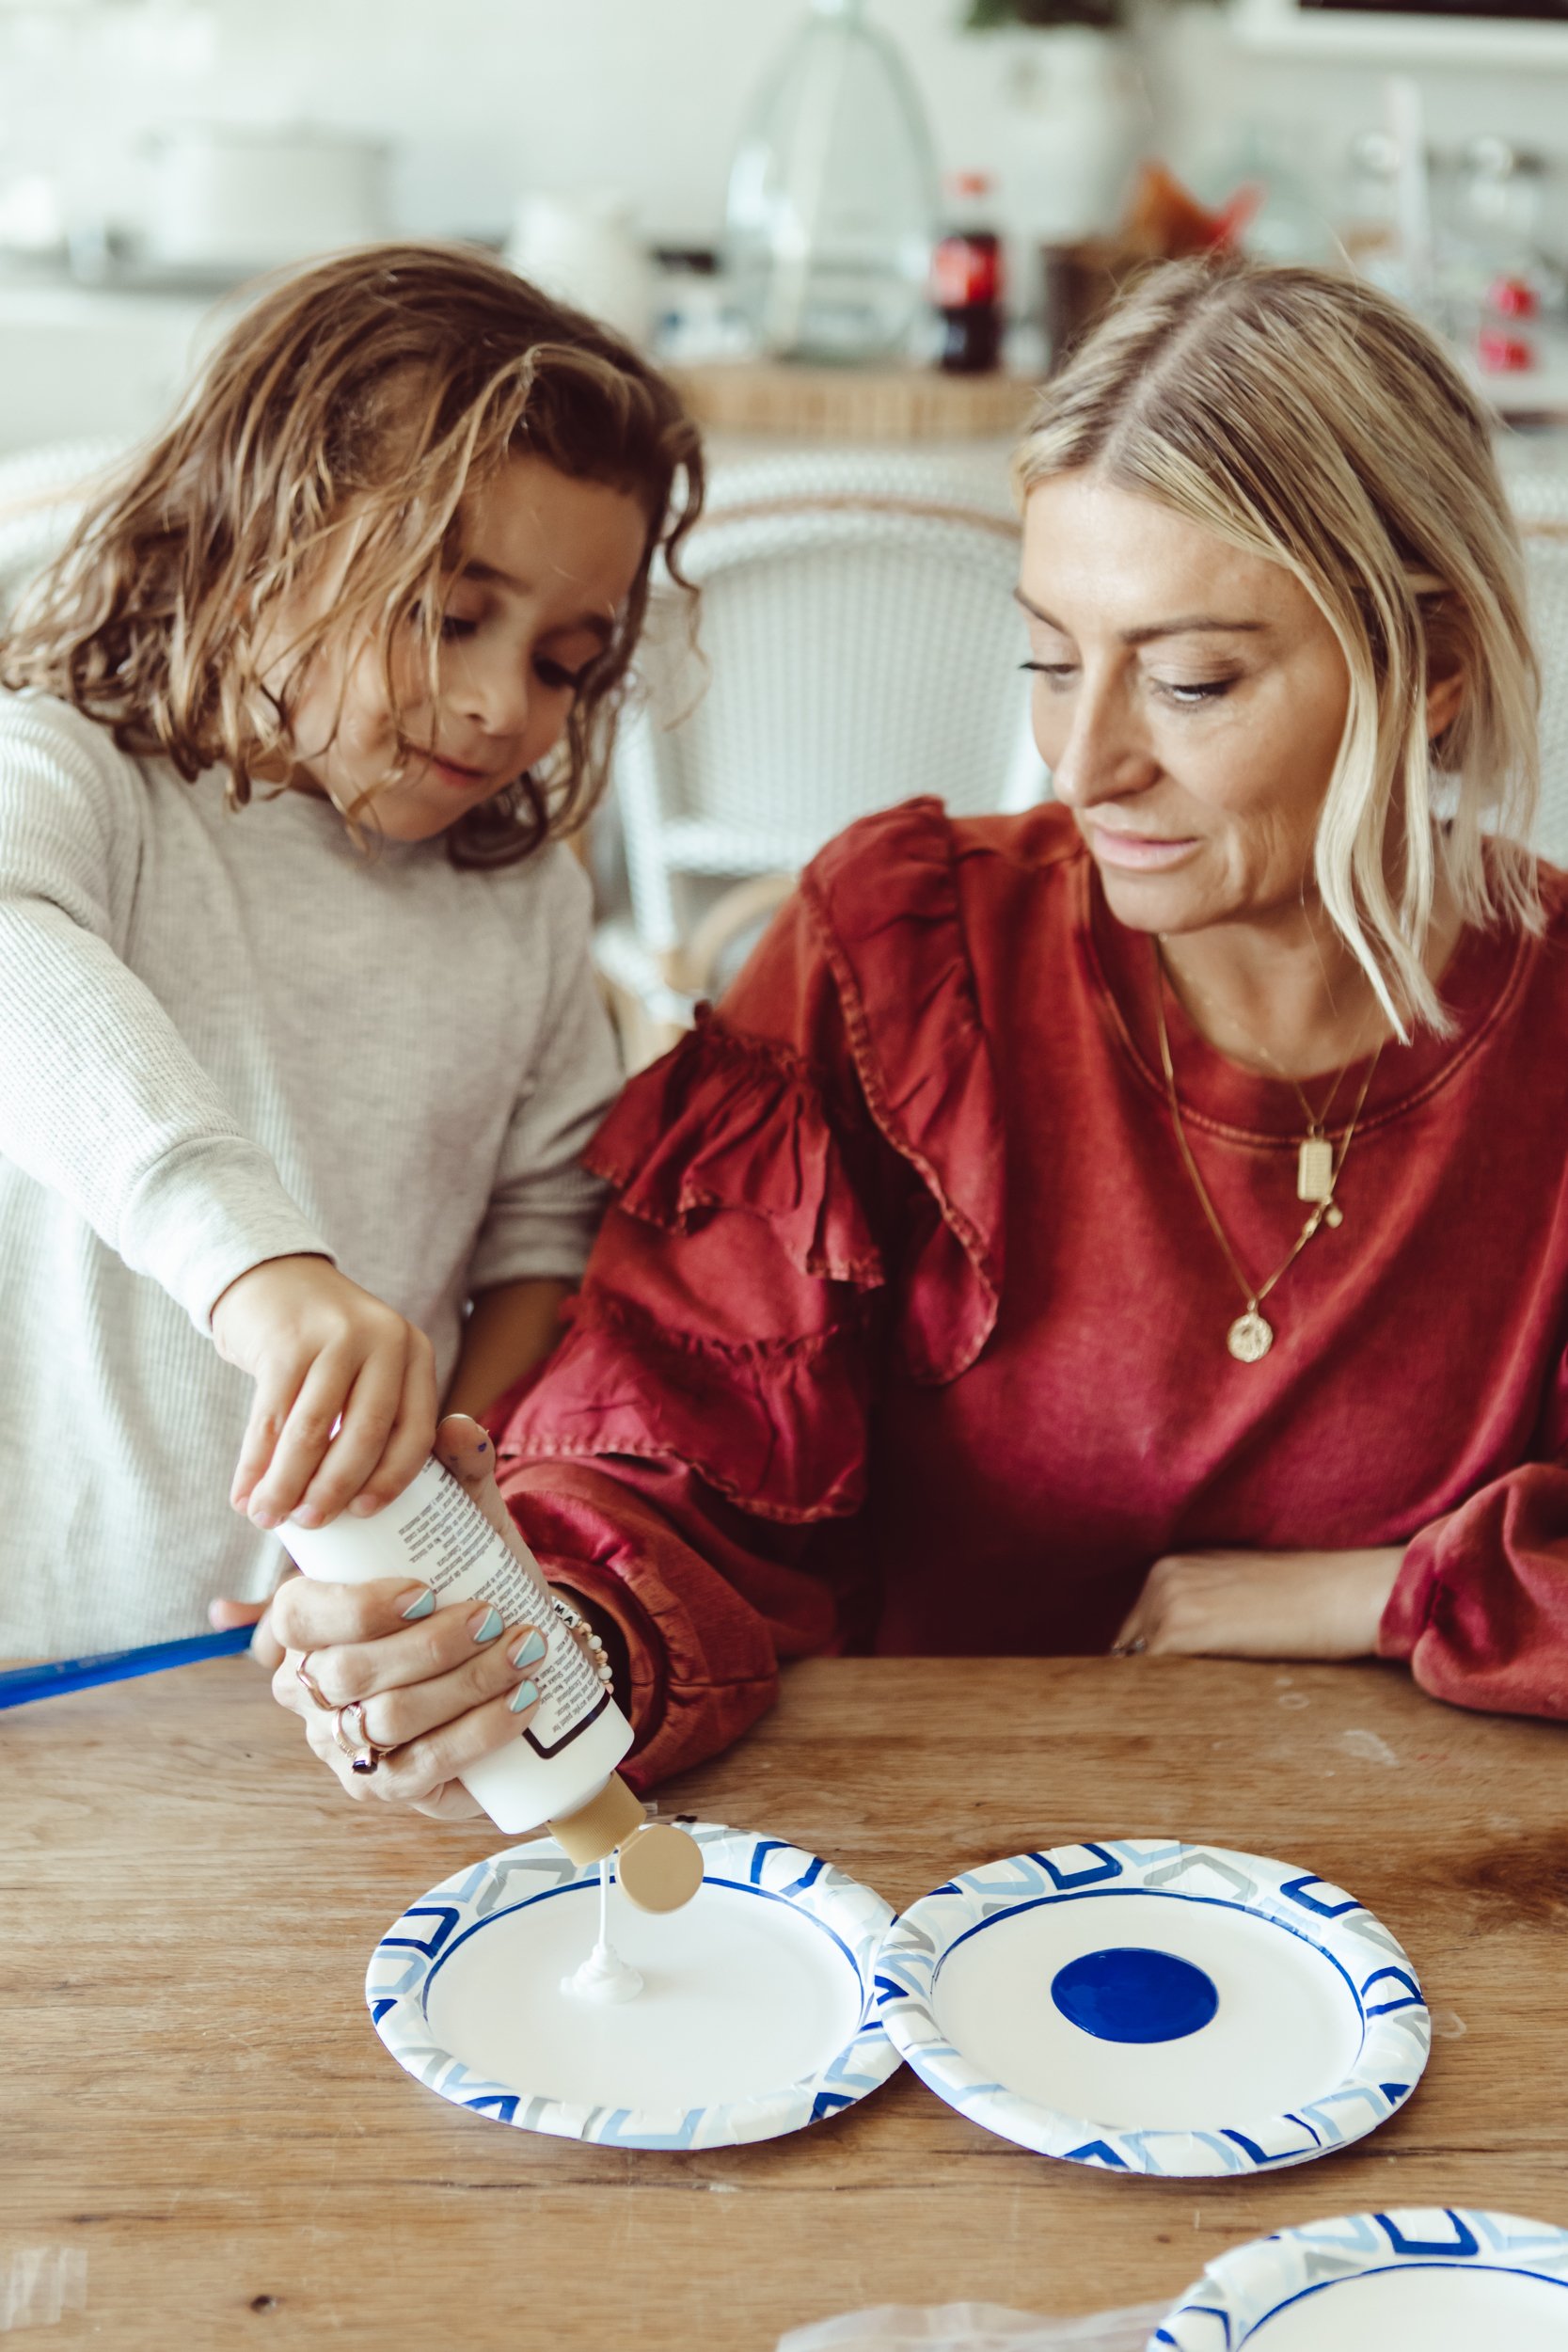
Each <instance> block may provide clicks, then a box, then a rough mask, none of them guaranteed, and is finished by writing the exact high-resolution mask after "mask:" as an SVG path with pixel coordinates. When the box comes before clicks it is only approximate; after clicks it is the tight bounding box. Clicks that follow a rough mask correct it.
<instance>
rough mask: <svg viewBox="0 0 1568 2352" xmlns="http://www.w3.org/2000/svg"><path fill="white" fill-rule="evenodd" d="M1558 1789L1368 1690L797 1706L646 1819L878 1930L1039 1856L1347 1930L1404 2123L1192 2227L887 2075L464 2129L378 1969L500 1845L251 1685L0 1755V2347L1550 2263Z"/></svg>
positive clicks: (1559, 2161)
mask: <svg viewBox="0 0 1568 2352" xmlns="http://www.w3.org/2000/svg"><path fill="white" fill-rule="evenodd" d="M1565 1765H1568V1756H1565V1752H1564V1748H1563V1744H1562V1734H1561V1732H1560V1730H1559V1729H1558V1728H1556V1727H1554V1726H1551V1725H1548V1724H1528V1723H1517V1722H1510V1721H1505V1720H1501V1719H1497V1718H1492V1717H1485V1716H1479V1715H1467V1714H1464V1713H1461V1712H1459V1711H1458V1710H1456V1709H1452V1708H1444V1707H1441V1706H1439V1705H1437V1704H1436V1703H1435V1702H1433V1701H1432V1700H1429V1699H1427V1698H1424V1697H1423V1696H1422V1695H1421V1694H1420V1693H1419V1692H1418V1691H1416V1690H1415V1689H1414V1688H1413V1687H1412V1686H1411V1684H1410V1683H1409V1682H1408V1681H1407V1680H1406V1679H1405V1677H1403V1676H1402V1674H1400V1673H1398V1672H1396V1671H1395V1670H1392V1669H1387V1668H1382V1667H1377V1666H1364V1667H1362V1666H1357V1667H1305V1666H1296V1667H1290V1668H1287V1667H1275V1666H1255V1665H1243V1664H1231V1663H1218V1662H1207V1661H1202V1662H1199V1661H1158V1660H1148V1659H1137V1660H1126V1661H1122V1660H1117V1661H1110V1660H1094V1661H1082V1660H1028V1661H999V1662H996V1661H960V1662H957V1663H952V1664H949V1663H945V1662H942V1661H931V1660H917V1661H916V1660H911V1661H903V1660H889V1661H816V1662H815V1663H812V1664H808V1665H804V1666H800V1667H797V1668H795V1669H794V1670H793V1671H792V1672H791V1673H790V1674H789V1676H788V1677H787V1679H786V1683H785V1689H784V1699H783V1702H782V1704H781V1706H780V1707H779V1708H778V1710H777V1712H776V1713H775V1714H774V1715H773V1716H772V1717H771V1719H770V1720H769V1721H768V1723H767V1724H764V1725H763V1726H762V1727H761V1728H760V1729H759V1730H758V1731H757V1732H756V1733H754V1734H753V1735H752V1737H751V1738H750V1739H749V1740H747V1741H746V1742H745V1743H744V1744H743V1745H742V1746H741V1747H740V1748H739V1749H737V1750H736V1751H735V1752H734V1753H733V1754H732V1755H730V1756H726V1757H722V1758H721V1759H720V1760H719V1761H718V1762H716V1763H714V1764H712V1765H709V1766H707V1767H705V1768H704V1769H703V1770H702V1771H701V1772H694V1773H691V1774H689V1776H688V1777H687V1778H686V1779H685V1780H684V1781H681V1782H678V1783H675V1784H673V1785H672V1788H671V1789H670V1790H669V1791H668V1792H667V1798H666V1801H668V1800H673V1801H674V1803H675V1804H676V1805H678V1806H681V1807H689V1808H691V1809H696V1810H700V1811H701V1812H702V1813H704V1814H705V1815H706V1816H707V1817H708V1818H710V1819H716V1820H728V1821H730V1822H733V1823H735V1824H736V1825H738V1826H742V1827H746V1828H751V1829H757V1830H767V1831H768V1832H771V1833H774V1834H776V1835H779V1836H784V1837H788V1838H791V1839H793V1840H795V1841H796V1842H797V1843H799V1844H800V1845H802V1846H806V1847H808V1848H811V1849H812V1850H813V1851H816V1852H818V1853H822V1854H826V1855H829V1856H831V1857H832V1859H833V1860H835V1861H837V1862H840V1863H842V1864H844V1865H845V1866H846V1867H848V1868H849V1869H851V1870H853V1871H855V1872H856V1873H858V1874H859V1875H861V1876H863V1878H865V1879H866V1880H868V1881H869V1882H870V1883H871V1884H872V1885H874V1886H876V1887H878V1888H879V1890H880V1891H881V1893H882V1894H884V1895H885V1896H886V1897H887V1898H888V1899H889V1900H890V1901H892V1902H893V1903H895V1904H900V1905H901V1904H904V1903H907V1902H909V1901H911V1899H913V1898H914V1897H915V1896H917V1895H919V1894H922V1893H924V1892H925V1891H926V1890H927V1888H929V1887H931V1886H934V1885H936V1884H938V1883H941V1881H942V1879H944V1878H945V1877H946V1876H947V1875H948V1874H949V1873H950V1872H952V1871H954V1870H956V1869H961V1868H964V1867H968V1866H970V1865H973V1864H975V1863H979V1862H983V1861H986V1860H990V1859H994V1858H995V1857H997V1856H1000V1855H1004V1854H1008V1853H1013V1852H1016V1851H1020V1850H1021V1849H1023V1848H1027V1847H1039V1846H1042V1845H1053V1844H1063V1843H1068V1842H1070V1841H1073V1840H1078V1839H1085V1838H1097V1837H1107V1836H1129V1835H1148V1834H1161V1835H1179V1836H1184V1837H1190V1838H1203V1839H1212V1840H1214V1841H1217V1842H1220V1843H1223V1844H1226V1845H1229V1846H1235V1847H1240V1848H1243V1849H1244V1850H1248V1851H1254V1852H1258V1853H1263V1854H1270V1855H1274V1856H1276V1857H1278V1858H1280V1859H1282V1860H1288V1861H1291V1862H1293V1863H1297V1864H1300V1865H1301V1866H1302V1867H1304V1868H1309V1869H1312V1870H1314V1871H1317V1872H1318V1873H1319V1874H1321V1875H1322V1876H1323V1877H1324V1878H1328V1879H1333V1880H1337V1881H1338V1882H1339V1883H1341V1884H1343V1885H1345V1886H1348V1887H1349V1888H1351V1889H1352V1890H1353V1891H1354V1893H1355V1894H1357V1895H1358V1896H1359V1897H1361V1899H1363V1900H1364V1901H1366V1902H1368V1903H1369V1904H1370V1905H1371V1906H1372V1908H1373V1909H1375V1910H1376V1911H1377V1912H1378V1913H1379V1914H1380V1915H1381V1916H1382V1917H1383V1918H1384V1919H1385V1920H1386V1923H1387V1924H1388V1926H1389V1927H1390V1928H1392V1929H1393V1931H1395V1933H1396V1934H1397V1935H1399V1936H1400V1937H1401V1938H1402V1941H1403V1942H1404V1943H1405V1945H1406V1947H1408V1949H1409V1950H1410V1952H1411V1954H1412V1955H1413V1957H1414V1959H1415V1961H1416V1964H1417V1967H1418V1972H1419V1974H1420V1976H1421V1978H1422V1980H1423V1983H1424V1986H1425V1989H1426V1993H1427V1997H1428V1999H1429V2001H1430V2003H1431V2004H1432V2007H1433V2010H1434V2012H1435V2015H1436V2023H1437V2039H1436V2041H1435V2042H1434V2044H1433V2058H1432V2063H1431V2065H1430V2067H1429V2069H1428V2072H1427V2074H1426V2077H1425V2080H1424V2081H1423V2083H1422V2084H1421V2086H1420V2088H1419V2089H1418V2091H1417V2093H1416V2096H1415V2097H1414V2099H1413V2100H1412V2101H1411V2102H1410V2103H1409V2105H1408V2106H1406V2107H1405V2108H1404V2109H1403V2110H1402V2112H1401V2113H1400V2114H1399V2115H1398V2116H1397V2117H1396V2118H1395V2119H1394V2120H1393V2122H1390V2123H1389V2124H1388V2125H1387V2126H1386V2128H1385V2129H1384V2130H1382V2131H1380V2132H1378V2133H1376V2134H1375V2135H1374V2136H1373V2137H1371V2138H1370V2139H1367V2140H1364V2141H1362V2142H1361V2143H1360V2144H1359V2146H1357V2147H1356V2148H1354V2149H1353V2150H1351V2151H1348V2152H1347V2153H1343V2154H1341V2155H1338V2156H1331V2157H1328V2158H1326V2159H1325V2160H1323V2161H1322V2162H1320V2163H1315V2164H1309V2165H1304V2166H1301V2167H1299V2168H1297V2169H1291V2170H1289V2171H1286V2172H1283V2173H1275V2174H1267V2175H1261V2176H1256V2177H1252V2178H1248V2179H1244V2180H1241V2181H1217V2182H1204V2183H1196V2184H1192V2183H1189V2184H1179V2183H1161V2182H1155V2181H1146V2180H1142V2179H1122V2178H1116V2177H1110V2176H1105V2175H1101V2174H1097V2173H1095V2172H1092V2171H1088V2170H1085V2169H1081V2168H1079V2167H1077V2166H1069V2165H1062V2164H1053V2163H1050V2162H1048V2161H1047V2160H1045V2159H1044V2158H1041V2157H1037V2156H1033V2155H1029V2154H1026V2153H1024V2152H1023V2151H1022V2150H1021V2149H1017V2148H1014V2147H1012V2146H1011V2145H1010V2144H1009V2143H1007V2142H1006V2141H1005V2140H1001V2139H997V2138H993V2137H990V2135H989V2134H987V2133H985V2132H983V2131H981V2130H980V2129H978V2128H977V2127H976V2126H974V2124H971V2123H968V2122H964V2121H963V2120H962V2119H961V2118H960V2117H959V2116H958V2115H956V2114H955V2113H953V2112H952V2111H951V2110H950V2109H949V2108H947V2107H946V2106H942V2104H941V2102H940V2101H938V2100H937V2099H936V2098H935V2097H933V2095H932V2094H931V2093H930V2092H929V2091H928V2090H926V2089H925V2087H924V2086H923V2085H922V2084H921V2083H920V2082H918V2081H917V2080H916V2079H915V2078H914V2076H913V2075H912V2074H909V2073H908V2071H907V2070H906V2071H905V2072H903V2073H901V2074H898V2075H896V2076H895V2078H894V2080H893V2081H892V2082H891V2083H890V2084H888V2085H887V2086H886V2087H885V2088H884V2089H883V2090H880V2091H879V2092H877V2093H876V2094H875V2095H874V2096H873V2097H871V2098H870V2099H868V2100H867V2101H865V2103H864V2104H863V2106H859V2107H857V2108H855V2109H852V2110H850V2111H848V2112H847V2113H846V2114H845V2115H843V2116H841V2117H839V2118H837V2119H835V2120H834V2121H832V2122H828V2123H825V2124H823V2125H820V2126H818V2127H816V2128H815V2129H813V2130H811V2131H809V2132H805V2133H801V2134H799V2135H797V2136H796V2137H792V2138H789V2139H784V2140H777V2141H773V2142H769V2143H768V2144H766V2145H763V2146H759V2147H752V2148H742V2149H733V2150H722V2151H719V2152H716V2153H711V2154H645V2153H628V2152H625V2151H611V2150H601V2149H597V2148H591V2147H588V2148H584V2147H578V2146H577V2145H576V2144H574V2143H570V2142H566V2141H562V2140H555V2139H545V2138H539V2137H534V2136H532V2135H531V2134H528V2133H525V2132H518V2131H512V2130H507V2129H505V2128H504V2127H502V2126H500V2125H499V2124H497V2123H494V2122H489V2121H487V2120H485V2119H483V2118H480V2117H477V2116H472V2115H467V2114H464V2113H463V2112H462V2111H461V2110H459V2109H457V2108H454V2107H451V2106H447V2105H445V2104H444V2103H443V2102H442V2101H440V2100H438V2099H436V2098H435V2097H434V2096H432V2095H431V2094H429V2093H428V2092H426V2091H424V2090H421V2089H420V2087H419V2086H418V2085H417V2084H415V2083H414V2082H412V2081H411V2080H410V2079H409V2078H408V2077H407V2076H406V2075H404V2074H403V2073H401V2071H400V2070H399V2069H398V2068H397V2067H396V2066H395V2065H394V2064H393V2063H392V2061H391V2059H390V2058H388V2056H387V2055H386V2053H385V2052H384V2051H383V2049H382V2047H381V2045H380V2043H379V2042H377V2041H376V2039H375V2036H374V2034H373V2033H372V2029H371V2026H370V2022H369V2018H368V2015H367V2013H366V2011H365V2009H364V2007H363V2004H362V2000H361V1992H360V1987H361V1981H362V1979H363V1975H364V1970H365V1965H366V1962H367V1960H368V1958H369V1954H370V1951H371V1948H372V1946H373V1945H374V1943H375V1941H376V1939H377V1937H378V1936H379V1934H380V1933H381V1932H382V1931H383V1930H384V1929H385V1928H386V1927H387V1926H388V1923H389V1922H390V1921H391V1920H392V1919H393V1918H394V1917H396V1916H397V1915H398V1914H399V1913H400V1912H401V1911H402V1910H403V1909H404V1906H405V1905H406V1904H407V1903H408V1902H409V1901H410V1900H411V1899H414V1898H416V1897H417V1896H419V1895H420V1894H421V1893H422V1892H423V1891H424V1890H425V1889H426V1888H427V1887H429V1886H431V1885H433V1884H434V1883H436V1881H437V1880H438V1879H440V1878H442V1877H443V1876H445V1875H446V1873H447V1872H448V1871H450V1870H452V1869H455V1868H457V1867H461V1865H463V1864H464V1863H465V1862H467V1861H469V1860H472V1859H474V1858H476V1857H478V1856H480V1855H482V1854H483V1853H485V1852H487V1851H492V1850H493V1849H494V1848H496V1847H498V1846H499V1845H500V1844H501V1843H503V1842H504V1841H503V1840H502V1839H501V1837H500V1836H499V1833H498V1832H496V1831H493V1830H491V1829H489V1828H488V1826H487V1825H484V1824H481V1825H479V1826H476V1827H469V1828H467V1829H462V1830H452V1829H451V1828H448V1827H442V1826H439V1825H437V1824H436V1823H433V1822H429V1821H424V1820H416V1819H414V1818H412V1817H409V1818H402V1817H398V1816H394V1815H391V1814H384V1813H383V1812H382V1811H381V1810H380V1808H379V1807H378V1806H376V1805H374V1804H364V1805H362V1806H355V1805H353V1804H349V1803H348V1802H347V1801H346V1800H345V1799H344V1798H343V1797H342V1796H341V1794H340V1793H339V1790H338V1788H337V1785H336V1783H335V1782H331V1781H329V1780H328V1778H327V1776H326V1774H325V1772H324V1771H323V1770H322V1768H321V1767H320V1766H318V1765H317V1764H316V1763H315V1762H314V1761H313V1759H312V1758H311V1757H310V1756H309V1755H308V1754H307V1752H306V1751H305V1749H304V1746H303V1743H302V1742H301V1740H300V1738H299V1732H298V1726H297V1724H296V1723H295V1722H294V1719H293V1717H286V1716H284V1715H283V1714H282V1713H281V1712H280V1711H279V1710H278V1709H277V1708H275V1707H274V1706H273V1705H272V1703H271V1701H270V1698H269V1697H268V1695H267V1693H266V1691H265V1687H264V1682H263V1678H262V1677H261V1675H260V1674H259V1673H258V1672H257V1671H256V1670H255V1669H254V1668H252V1667H251V1666H250V1665H249V1663H248V1661H245V1660H235V1661H218V1662H214V1663H209V1664H204V1665H199V1666H192V1667H186V1668H183V1669H182V1670H181V1671H179V1672H177V1673H173V1674H166V1675H163V1676H160V1677H150V1678H148V1679H146V1680H143V1681H140V1682H130V1683H124V1684H121V1685H119V1686H118V1687H114V1688H110V1689H104V1690H97V1691H90V1692H80V1693H78V1694H76V1695H74V1696H72V1697H69V1698H61V1699H51V1700H48V1701H46V1702H43V1703H42V1704H40V1705H37V1706H33V1707H30V1708H23V1709H19V1710H17V1711H16V1712H14V1713H10V1714H6V1715H3V1716H0V1770H3V1773H4V1789H5V1797H6V1820H7V1834H6V1836H5V1840H4V1861H3V1865H0V1890H3V1891H0V1916H3V1920H4V1930H3V1942H0V1953H3V1966H4V1977H5V1993H4V2019H5V2027H6V2048H5V2051H4V2056H3V2058H0V2109H3V2130H0V2330H4V2329H5V2328H7V2326H8V2325H9V2327H10V2328H16V2329H18V2330H21V2329H24V2328H32V2327H37V2328H39V2329H40V2334H39V2336H38V2338H37V2341H38V2342H39V2343H40V2346H41V2345H43V2344H49V2343H60V2344H63V2343H77V2342H80V2343H100V2344H113V2345H116V2346H124V2347H127V2352H140V2348H141V2347H143V2346H145V2347H148V2348H149V2352H151V2348H152V2347H158V2348H159V2352H165V2347H178V2352H185V2348H186V2347H203V2346H207V2345H213V2346H228V2345H230V2344H234V2345H244V2344H257V2345H258V2346H261V2345H275V2346H283V2345H287V2346H304V2345H307V2344H309V2345H311V2346H321V2345H326V2344H331V2345H341V2346H344V2347H355V2348H356V2352H357V2347H359V2346H366V2347H371V2346H374V2347H376V2348H377V2352H424V2347H426V2346H437V2345H443V2346H444V2345H448V2344H451V2345H453V2346H459V2345H460V2346H466V2347H467V2346H483V2347H488V2346H491V2345H495V2346H502V2345H504V2346H507V2347H509V2348H511V2352H515V2348H516V2347H527V2352H532V2348H533V2347H535V2346H539V2347H546V2346H551V2345H562V2346H572V2347H577V2346H589V2345H593V2346H613V2345H620V2344H626V2345H637V2346H651V2347H660V2348H663V2347H674V2346H679V2347H682V2352H685V2347H688V2346H693V2347H694V2346H702V2347H705V2352H742V2348H743V2347H744V2352H766V2348H768V2347H771V2346H772V2345H773V2344H774V2343H775V2341H776V2339H777V2337H778V2336H779V2335H780V2334H781V2333H782V2332H783V2331H784V2329H785V2328H793V2327H799V2326H801V2325H803V2324H805V2323H806V2322H808V2321H810V2320H814V2319H818V2318H823V2317H826V2316H827V2315H828V2314H830V2313H832V2312H839V2311H846V2310H852V2309H855V2308H858V2307H861V2306H863V2305H867V2304H873V2303H879V2302H884V2301H901V2302H911V2303H939V2302H946V2301H950V2300H955V2299H958V2298H963V2297H972V2296H973V2297H976V2298H984V2299H989V2300H992V2301H997V2302H1002V2303H1006V2304H1011V2305H1014V2306H1016V2307H1019V2308H1021V2309H1022V2310H1026V2311H1039V2312H1060V2313H1067V2312H1085V2311H1091V2310H1096V2309H1101V2308H1103V2307H1106V2306H1112V2305H1120V2304H1129V2303H1140V2302H1145V2301H1151V2300H1154V2299H1156V2298H1159V2297H1167V2296H1168V2297H1170V2298H1172V2299H1174V2298H1175V2297H1176V2296H1177V2295H1178V2294H1179V2293H1180V2290H1181V2289H1182V2288H1183V2287H1185V2286H1186V2285H1187V2284H1188V2283H1189V2282H1190V2281H1191V2280H1193V2279H1195V2278H1196V2276H1197V2274H1198V2272H1199V2271H1200V2270H1201V2269H1202V2267H1203V2265H1204V2264H1205V2262H1206V2261H1207V2260H1208V2259H1209V2258H1210V2257H1211V2256H1212V2255H1213V2254H1215V2253H1217V2252H1219V2251H1220V2250H1221V2249H1223V2248H1225V2247H1227V2246H1229V2245H1233V2244H1235V2243H1237V2242H1238V2241H1240V2240H1242V2239H1244V2238H1248V2237H1252V2236H1255V2235H1256V2234H1258V2233H1259V2232H1262V2231H1267V2230H1270V2229H1275V2228H1279V2227H1281V2226H1283V2225H1286V2224H1289V2223H1291V2222H1295V2221H1302V2220H1306V2219H1308V2218H1309V2217H1313V2216H1320V2215H1326V2214H1333V2213H1342V2212H1354V2211H1356V2210H1358V2209H1361V2208H1365V2207H1369V2206H1373V2207H1381V2206H1386V2205H1389V2204H1395V2203H1402V2204H1418V2205H1439V2204H1449V2203H1465V2204H1475V2205H1491V2206H1495V2207H1501V2208H1503V2209H1505V2210H1511V2211H1513V2212H1515V2213H1521V2214H1528V2215H1533V2216H1536V2217H1539V2218H1542V2219H1544V2220H1547V2221H1554V2222H1558V2223H1561V2224H1568V1965H1565V1956H1568V1941H1565V1931H1568V1773H1565ZM32 2340H34V2339H32V2338H31V2337H30V2338H29V2341H32Z"/></svg>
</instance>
